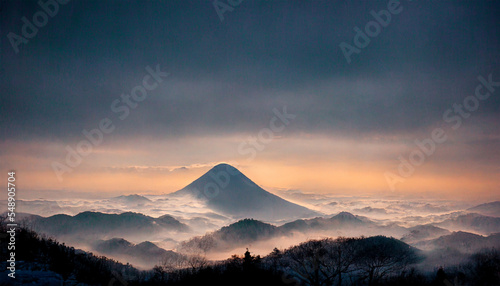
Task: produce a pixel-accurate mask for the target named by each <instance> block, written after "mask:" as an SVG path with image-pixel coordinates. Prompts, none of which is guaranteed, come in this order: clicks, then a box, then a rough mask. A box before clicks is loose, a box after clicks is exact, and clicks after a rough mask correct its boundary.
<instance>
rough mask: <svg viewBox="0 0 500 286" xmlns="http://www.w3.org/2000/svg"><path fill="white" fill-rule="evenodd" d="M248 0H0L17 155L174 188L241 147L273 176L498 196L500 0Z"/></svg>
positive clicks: (56, 169)
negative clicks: (46, 0)
mask: <svg viewBox="0 0 500 286" xmlns="http://www.w3.org/2000/svg"><path fill="white" fill-rule="evenodd" d="M43 2H45V1H42V3H43ZM48 2H51V1H48ZM60 2H63V3H64V1H62V0H61V1H60ZM238 2H239V1H234V0H233V1H227V0H220V1H215V2H214V1H186V0H183V1H123V0H120V1H97V0H96V1H90V0H89V1H82V0H72V1H69V2H68V3H67V4H57V6H58V7H57V9H56V8H55V5H48V6H47V7H45V10H47V11H48V12H43V11H44V9H43V7H41V6H39V4H37V1H12V0H8V1H2V2H0V3H1V4H0V5H2V6H1V10H0V13H1V17H0V18H1V19H0V21H1V22H0V25H1V31H0V33H1V51H0V52H1V54H0V57H1V58H0V61H1V62H0V64H1V65H0V72H1V77H0V90H1V94H0V114H1V115H0V116H1V122H0V169H1V170H2V172H3V173H4V174H5V173H6V172H7V171H8V170H16V172H17V176H18V183H19V185H20V186H22V188H21V187H20V188H21V189H22V190H25V192H32V193H37V194H40V196H43V194H45V193H44V192H49V191H64V192H75V193H85V192H90V193H99V194H103V193H110V194H116V193H123V194H128V193H168V192H172V191H176V190H178V189H180V188H182V187H183V186H185V185H187V184H188V183H190V182H191V181H192V180H194V179H196V178H197V177H198V176H199V175H201V174H203V173H204V172H206V171H207V170H208V169H209V168H210V167H211V166H213V165H214V164H217V163H218V162H227V163H230V164H233V165H235V166H237V167H238V168H240V170H241V171H242V172H243V173H245V174H247V175H248V176H249V177H250V178H251V179H253V180H254V181H255V182H256V183H258V184H259V185H261V186H263V187H265V188H268V189H297V190H301V191H304V192H318V193H331V194H337V195H354V194H356V195H386V196H392V195H401V196H419V197H428V198H431V197H446V198H450V197H452V198H463V199H470V198H474V199H482V200H491V199H500V183H499V181H498V176H499V175H500V144H499V143H500V124H499V119H500V110H499V106H500V86H499V84H498V83H497V84H495V82H500V55H499V50H500V42H499V40H500V25H499V24H500V23H499V21H498V15H499V13H500V3H498V2H497V1H407V0H402V1H401V2H397V1H331V0H328V1H304V0H297V1H250V0H245V1H242V2H241V4H239V5H237V4H238ZM52 3H57V2H53V1H52ZM231 5H233V6H231ZM382 10H383V11H382ZM372 11H374V12H373V13H372ZM387 11H389V12H387ZM391 11H392V12H391ZM46 13H49V14H52V15H49V16H47V14H46ZM377 14H378V15H381V16H380V17H379V19H378V21H382V22H383V23H382V24H378V23H377V22H376V21H377V19H376V17H375V16H376V15H377ZM374 15H375V16H374ZM387 15H390V19H388V18H387V17H386V16H387ZM374 21H375V22H374ZM384 21H385V22H384ZM366 29H368V31H366ZM359 31H361V33H360V32H359ZM367 33H368V34H369V35H371V36H368V35H366V34H367ZM341 46H344V47H346V46H349V47H350V48H349V49H351V50H350V51H351V52H352V51H353V50H355V52H352V53H351V54H348V55H347V57H346V54H345V53H344V52H343V51H342V49H341ZM347 53H349V51H348V52H347ZM347 58H349V59H350V61H349V62H348V60H347ZM167 74H168V75H167ZM478 78H479V79H478ZM481 79H482V80H481ZM146 88H147V89H146ZM495 89H496V90H495ZM476 90H479V94H480V95H479V97H482V98H480V99H478V95H476V94H477V93H476ZM132 94H133V95H134V97H132V96H131V95H132ZM485 94H489V97H487V98H485V97H486V96H481V95H485ZM454 105H455V106H454ZM100 125H101V126H100ZM100 127H101V129H102V130H104V131H106V132H103V131H96V132H94V133H93V134H94V135H95V136H97V137H95V138H97V139H95V138H94V143H95V144H94V143H92V142H90V141H89V139H87V137H86V136H85V135H84V133H85V132H83V131H88V132H91V130H93V129H99V128H100ZM91 133H92V132H91ZM96 134H97V135H96ZM99 134H102V140H101V137H100V136H99ZM433 134H434V135H435V137H436V138H439V140H438V141H440V142H435V141H433V142H434V143H432V144H430V143H429V144H427V145H425V144H424V147H422V148H424V149H425V148H428V149H425V150H422V149H421V148H419V147H418V145H417V144H416V143H415V140H419V141H420V142H427V143H428V142H429V140H427V139H428V138H432V136H433ZM436 134H437V135H436ZM431 145H435V148H431V147H432V146H431ZM425 146H426V147H425ZM88 147H90V148H91V149H92V150H90V149H89V148H88ZM71 150H73V151H74V153H73V152H72V151H71ZM78 150H80V153H78V152H79V151H78ZM424 151H427V152H424ZM68 154H73V155H68ZM75 154H76V155H75ZM412 154H413V155H412ZM75 157H78V158H75ZM68 158H69V159H68ZM402 162H406V163H402ZM412 162H413V163H412ZM402 165H405V166H403V167H402ZM398 168H399V169H398ZM4 177H5V178H6V175H5V176H4ZM2 180H4V179H2ZM20 192H22V191H20Z"/></svg>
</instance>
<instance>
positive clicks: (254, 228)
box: [180, 219, 281, 252]
mask: <svg viewBox="0 0 500 286" xmlns="http://www.w3.org/2000/svg"><path fill="white" fill-rule="evenodd" d="M279 234H281V231H280V230H279V229H278V227H276V226H274V225H271V224H268V223H264V222H261V221H258V220H254V219H243V220H240V221H238V222H235V223H233V224H230V225H228V226H225V227H222V228H221V229H219V230H217V231H215V232H212V233H208V234H206V235H204V236H199V237H194V238H192V239H190V240H188V241H185V242H183V243H181V245H180V248H181V249H182V250H183V251H187V252H193V251H200V250H201V251H204V252H207V251H211V250H222V249H228V248H233V247H236V246H240V245H243V244H247V243H251V242H256V241H260V240H265V239H269V238H272V237H275V236H277V235H279Z"/></svg>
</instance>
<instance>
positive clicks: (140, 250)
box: [93, 238, 180, 268]
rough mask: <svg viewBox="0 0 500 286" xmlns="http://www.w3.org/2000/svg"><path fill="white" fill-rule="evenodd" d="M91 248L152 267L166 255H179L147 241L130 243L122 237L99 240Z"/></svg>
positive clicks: (122, 259) (125, 260)
mask: <svg viewBox="0 0 500 286" xmlns="http://www.w3.org/2000/svg"><path fill="white" fill-rule="evenodd" d="M93 248H94V250H95V251H98V252H99V253H101V254H104V255H106V256H107V257H110V258H114V259H117V260H119V261H120V260H121V261H123V262H130V263H131V264H133V265H135V266H140V267H142V268H153V266H155V265H156V264H158V263H159V261H160V259H162V258H164V257H166V256H169V257H178V256H180V255H179V254H177V253H175V252H173V251H171V250H165V249H163V248H159V247H158V246H156V245H155V244H154V243H151V242H149V241H144V242H141V243H139V244H132V243H130V242H128V241H127V240H125V239H123V238H112V239H109V240H100V241H97V242H95V243H94V244H93Z"/></svg>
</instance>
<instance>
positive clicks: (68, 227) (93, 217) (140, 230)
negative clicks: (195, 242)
mask: <svg viewBox="0 0 500 286" xmlns="http://www.w3.org/2000/svg"><path fill="white" fill-rule="evenodd" d="M32 224H33V227H34V228H35V229H36V230H38V231H39V232H43V233H46V234H48V235H54V236H56V237H60V236H64V237H75V238H79V239H80V238H86V237H90V238H93V239H95V238H106V237H109V236H111V237H117V236H124V235H129V237H130V236H135V237H141V236H151V235H152V234H158V233H162V232H184V231H187V230H188V229H189V228H188V226H187V225H185V224H183V223H181V222H179V221H178V220H176V219H175V218H173V217H171V216H168V215H164V216H161V217H159V218H153V217H150V216H146V215H143V214H139V213H133V212H126V213H122V214H105V213H100V212H82V213H79V214H77V215H75V216H69V215H54V216H50V217H47V218H45V217H33V218H32Z"/></svg>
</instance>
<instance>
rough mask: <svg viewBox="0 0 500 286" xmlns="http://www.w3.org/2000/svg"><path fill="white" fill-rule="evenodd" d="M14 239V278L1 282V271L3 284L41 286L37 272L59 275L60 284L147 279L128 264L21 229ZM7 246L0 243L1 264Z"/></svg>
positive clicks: (1, 230)
mask: <svg viewBox="0 0 500 286" xmlns="http://www.w3.org/2000/svg"><path fill="white" fill-rule="evenodd" d="M6 230H7V229H6V224H5V223H1V224H0V233H5V232H6ZM15 238H16V249H15V258H16V278H15V279H12V278H6V279H4V278H5V277H7V272H5V269H3V270H2V271H4V272H3V273H2V275H4V277H2V280H0V281H8V283H7V284H6V285H16V283H17V284H21V285H22V284H23V283H24V282H26V281H32V284H33V283H35V284H41V283H42V282H43V279H44V277H43V276H42V277H39V276H40V275H39V274H37V273H40V272H53V273H56V274H59V275H60V277H61V278H62V280H63V281H67V280H73V281H75V280H76V281H75V282H80V283H85V284H89V285H113V283H114V281H119V280H123V278H122V277H129V279H130V277H133V278H132V279H131V280H132V281H137V282H138V281H141V280H145V279H147V272H141V271H139V270H137V269H135V268H134V267H132V266H131V265H129V264H122V263H119V262H117V261H115V260H112V259H109V258H106V257H104V256H95V255H92V254H91V253H87V252H84V251H79V250H75V249H74V248H73V247H68V246H66V245H65V244H64V243H62V244H61V243H59V242H57V241H56V240H54V239H52V238H49V237H44V236H41V235H39V234H38V233H36V232H34V231H32V230H30V229H27V228H24V227H21V228H18V229H17V231H16V236H15ZM7 243H8V241H7V240H5V239H2V240H1V244H2V247H1V250H0V256H1V257H0V259H1V261H4V262H5V261H7V259H8V257H9V253H10V250H8V248H7ZM7 279H8V280H7ZM23 281H24V282H23ZM110 282H111V283H112V284H110ZM4 284H5V283H4ZM116 285H120V284H119V283H117V284H116Z"/></svg>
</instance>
